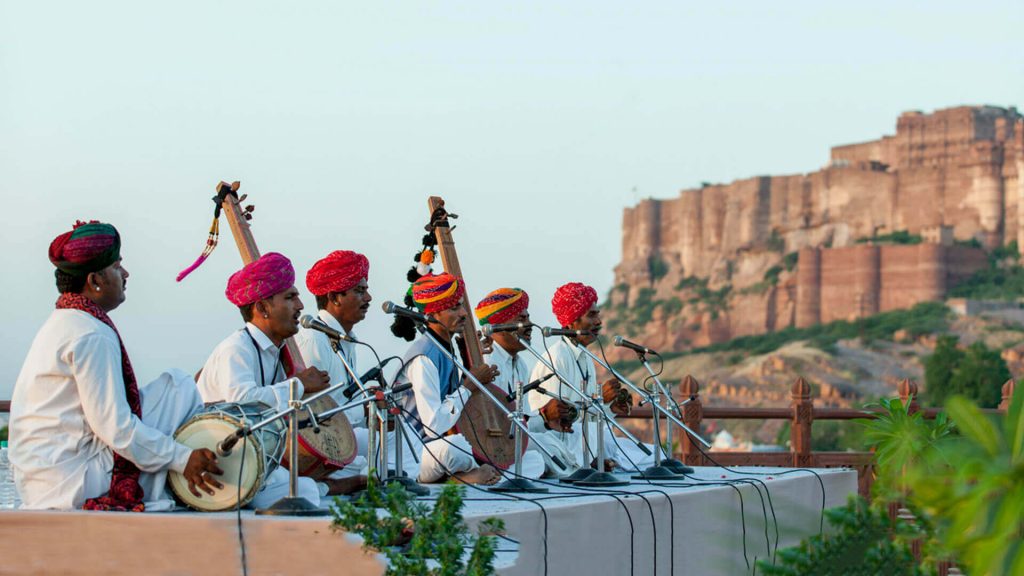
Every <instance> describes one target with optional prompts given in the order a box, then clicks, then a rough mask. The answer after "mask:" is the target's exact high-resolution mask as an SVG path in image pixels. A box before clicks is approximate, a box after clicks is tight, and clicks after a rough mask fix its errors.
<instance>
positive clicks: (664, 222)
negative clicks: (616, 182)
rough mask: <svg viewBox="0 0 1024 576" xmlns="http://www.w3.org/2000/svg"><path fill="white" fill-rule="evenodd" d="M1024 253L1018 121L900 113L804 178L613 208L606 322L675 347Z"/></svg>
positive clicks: (881, 305) (847, 313)
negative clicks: (1016, 250)
mask: <svg viewBox="0 0 1024 576" xmlns="http://www.w3.org/2000/svg"><path fill="white" fill-rule="evenodd" d="M1011 242H1016V244H1017V245H1018V246H1022V247H1024V117H1022V116H1021V114H1020V113H1018V112H1017V110H1016V109H1015V108H1009V109H1004V108H997V107H992V106H964V107H957V108H949V109H945V110H938V111H935V112H933V113H931V114H923V113H921V112H906V113H904V114H902V115H901V116H900V117H899V119H898V121H897V125H896V134H895V135H893V136H884V137H882V138H881V139H879V140H875V141H871V142H864V143H859V144H848V145H843V146H837V147H834V148H832V152H831V160H830V162H829V164H828V165H827V166H826V167H824V168H822V169H821V170H818V171H816V172H812V173H809V174H798V175H787V176H758V177H755V178H749V179H745V180H738V181H735V182H732V183H729V184H708V185H704V186H702V187H701V188H697V189H688V190H683V191H682V192H680V194H679V197H678V198H674V199H669V200H655V199H649V200H644V201H642V202H640V203H639V204H638V205H637V206H635V207H631V208H627V209H626V210H625V213H624V215H623V226H622V254H623V257H622V258H623V259H622V262H621V263H620V264H619V265H618V266H616V268H615V287H614V288H613V290H612V293H611V294H610V296H609V298H608V299H607V301H606V302H605V306H606V315H607V317H608V319H609V321H610V325H611V329H612V330H615V331H616V332H621V333H627V334H630V335H633V336H636V337H638V338H643V340H644V341H645V342H646V343H647V344H648V345H650V346H652V347H659V348H662V349H666V350H683V349H687V348H690V347H695V346H702V345H706V344H709V343H714V342H721V341H724V340H728V339H730V338H734V337H737V336H742V335H749V334H759V333H764V332H769V331H773V330H779V329H783V328H786V327H789V326H807V325H811V324H814V323H817V322H827V321H831V320H836V319H846V318H856V317H861V316H867V315H871V314H874V313H877V312H880V311H885V310H891V309H894V308H902V307H907V306H911V305H913V304H915V303H917V302H920V301H923V300H937V299H941V298H943V297H944V296H945V294H946V292H947V291H948V289H949V288H950V287H951V286H953V285H955V284H956V283H957V282H958V281H959V280H961V279H963V278H965V277H966V276H969V275H970V274H971V273H972V272H973V271H975V270H977V269H978V268H979V267H981V266H983V265H984V262H985V255H984V252H983V250H982V249H983V248H987V249H992V248H995V247H997V246H1001V245H1008V244H1010V243H1011Z"/></svg>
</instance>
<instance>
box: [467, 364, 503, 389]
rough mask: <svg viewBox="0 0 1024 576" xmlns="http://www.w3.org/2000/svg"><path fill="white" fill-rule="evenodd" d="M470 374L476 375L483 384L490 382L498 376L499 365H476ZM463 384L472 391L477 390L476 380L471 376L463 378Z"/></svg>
mask: <svg viewBox="0 0 1024 576" xmlns="http://www.w3.org/2000/svg"><path fill="white" fill-rule="evenodd" d="M469 372H470V374H472V375H473V376H475V377H476V379H477V380H479V381H480V383H481V384H485V385H486V384H490V383H491V382H494V379H495V378H496V377H497V376H498V374H499V371H498V367H497V366H491V365H490V364H481V365H479V366H474V367H473V368H472V369H470V371H469ZM462 385H463V386H465V387H466V388H467V389H469V391H470V392H476V389H477V386H476V382H473V380H472V379H471V378H463V379H462Z"/></svg>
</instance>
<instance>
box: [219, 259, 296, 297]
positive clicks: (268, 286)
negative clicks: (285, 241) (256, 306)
mask: <svg viewBox="0 0 1024 576" xmlns="http://www.w3.org/2000/svg"><path fill="white" fill-rule="evenodd" d="M294 284H295V268H292V262H291V260H289V259H287V258H285V257H284V256H282V255H280V254H278V253H277V252H268V253H266V254H264V255H263V256H260V257H259V259H258V260H256V261H254V262H250V263H249V264H246V265H245V267H244V268H242V269H241V270H239V271H238V272H235V273H234V274H232V275H231V278H228V288H227V290H225V291H224V295H225V296H227V297H228V300H230V301H231V303H232V304H234V305H235V306H246V305H248V304H252V303H253V302H256V301H257V300H263V299H264V298H270V297H271V296H273V295H274V294H277V293H278V292H284V291H285V290H287V289H289V288H291V287H292V286H293V285H294Z"/></svg>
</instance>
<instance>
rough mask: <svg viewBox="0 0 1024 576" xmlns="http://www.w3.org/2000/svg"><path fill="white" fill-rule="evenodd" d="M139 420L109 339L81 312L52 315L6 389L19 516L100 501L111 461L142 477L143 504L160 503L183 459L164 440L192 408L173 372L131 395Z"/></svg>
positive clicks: (185, 382) (110, 334)
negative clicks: (138, 404) (136, 397)
mask: <svg viewBox="0 0 1024 576" xmlns="http://www.w3.org/2000/svg"><path fill="white" fill-rule="evenodd" d="M140 392H141V395H142V409H143V417H142V418H141V419H140V418H138V417H136V416H135V415H134V414H132V413H131V409H130V408H129V406H128V400H127V397H126V395H125V389H124V376H123V372H122V370H121V347H120V345H119V343H118V338H117V334H116V333H115V332H114V331H113V330H112V329H111V328H110V327H109V326H107V325H106V324H104V323H103V322H100V321H99V320H97V319H96V318H94V317H93V316H92V315H91V314H89V313H87V312H82V311H79V310H66V309H64V310H55V311H54V312H53V313H52V314H51V315H50V317H49V319H47V321H46V322H45V323H44V324H43V326H42V328H40V330H39V332H38V333H37V334H36V337H35V340H33V342H32V347H31V348H30V349H29V352H28V355H27V356H26V358H25V363H24V365H23V366H22V369H21V373H20V374H19V375H18V380H17V382H16V383H15V385H14V395H13V398H12V406H11V419H10V442H11V448H10V451H11V452H10V458H11V463H12V464H13V467H14V475H15V481H16V482H17V486H18V492H19V494H20V495H21V499H22V501H23V505H22V507H23V508H26V509H46V508H56V509H61V510H67V509H72V508H80V507H81V506H82V504H83V503H84V502H85V500H86V499H89V498H95V497H98V496H102V495H103V494H105V493H106V492H107V489H108V488H109V486H110V474H111V470H112V468H113V458H114V457H113V453H114V452H115V451H116V452H117V453H118V454H120V455H122V456H124V457H125V458H127V459H128V460H131V461H132V462H134V463H135V465H136V466H138V467H139V469H140V470H141V471H142V472H143V477H142V478H141V479H140V483H141V484H142V486H143V489H144V490H145V491H146V497H145V499H146V500H147V501H154V500H160V499H164V498H165V497H166V495H165V494H164V491H163V485H164V478H165V476H166V472H167V470H175V471H177V472H182V471H183V470H184V469H185V465H186V464H187V463H188V458H189V455H190V454H191V452H192V450H191V449H189V448H188V447H186V446H184V445H181V444H178V443H177V442H175V441H174V440H173V439H172V438H171V436H170V434H171V433H173V431H174V430H175V429H176V428H177V426H178V425H180V424H181V423H182V422H184V421H185V420H187V419H188V418H189V417H190V416H191V415H192V414H193V413H194V412H196V411H197V410H199V408H201V403H200V401H199V397H198V394H196V391H195V385H194V384H193V383H192V379H191V377H190V376H188V375H187V374H185V373H184V372H181V371H174V372H169V373H165V374H164V375H162V376H161V377H160V378H158V379H157V380H155V381H154V382H152V383H150V384H146V385H144V386H140Z"/></svg>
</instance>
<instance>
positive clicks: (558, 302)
mask: <svg viewBox="0 0 1024 576" xmlns="http://www.w3.org/2000/svg"><path fill="white" fill-rule="evenodd" d="M594 304H597V290H594V289H593V288H591V287H590V286H587V285H586V284H581V283H579V282H570V283H568V284H565V285H563V286H559V288H558V290H555V296H554V297H553V298H552V299H551V311H552V312H554V313H555V318H557V319H558V323H559V324H560V325H562V326H569V325H570V324H572V323H573V322H575V321H577V320H579V319H580V318H581V317H582V316H583V315H584V314H586V313H587V311H588V310H590V309H591V308H593V306H594Z"/></svg>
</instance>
